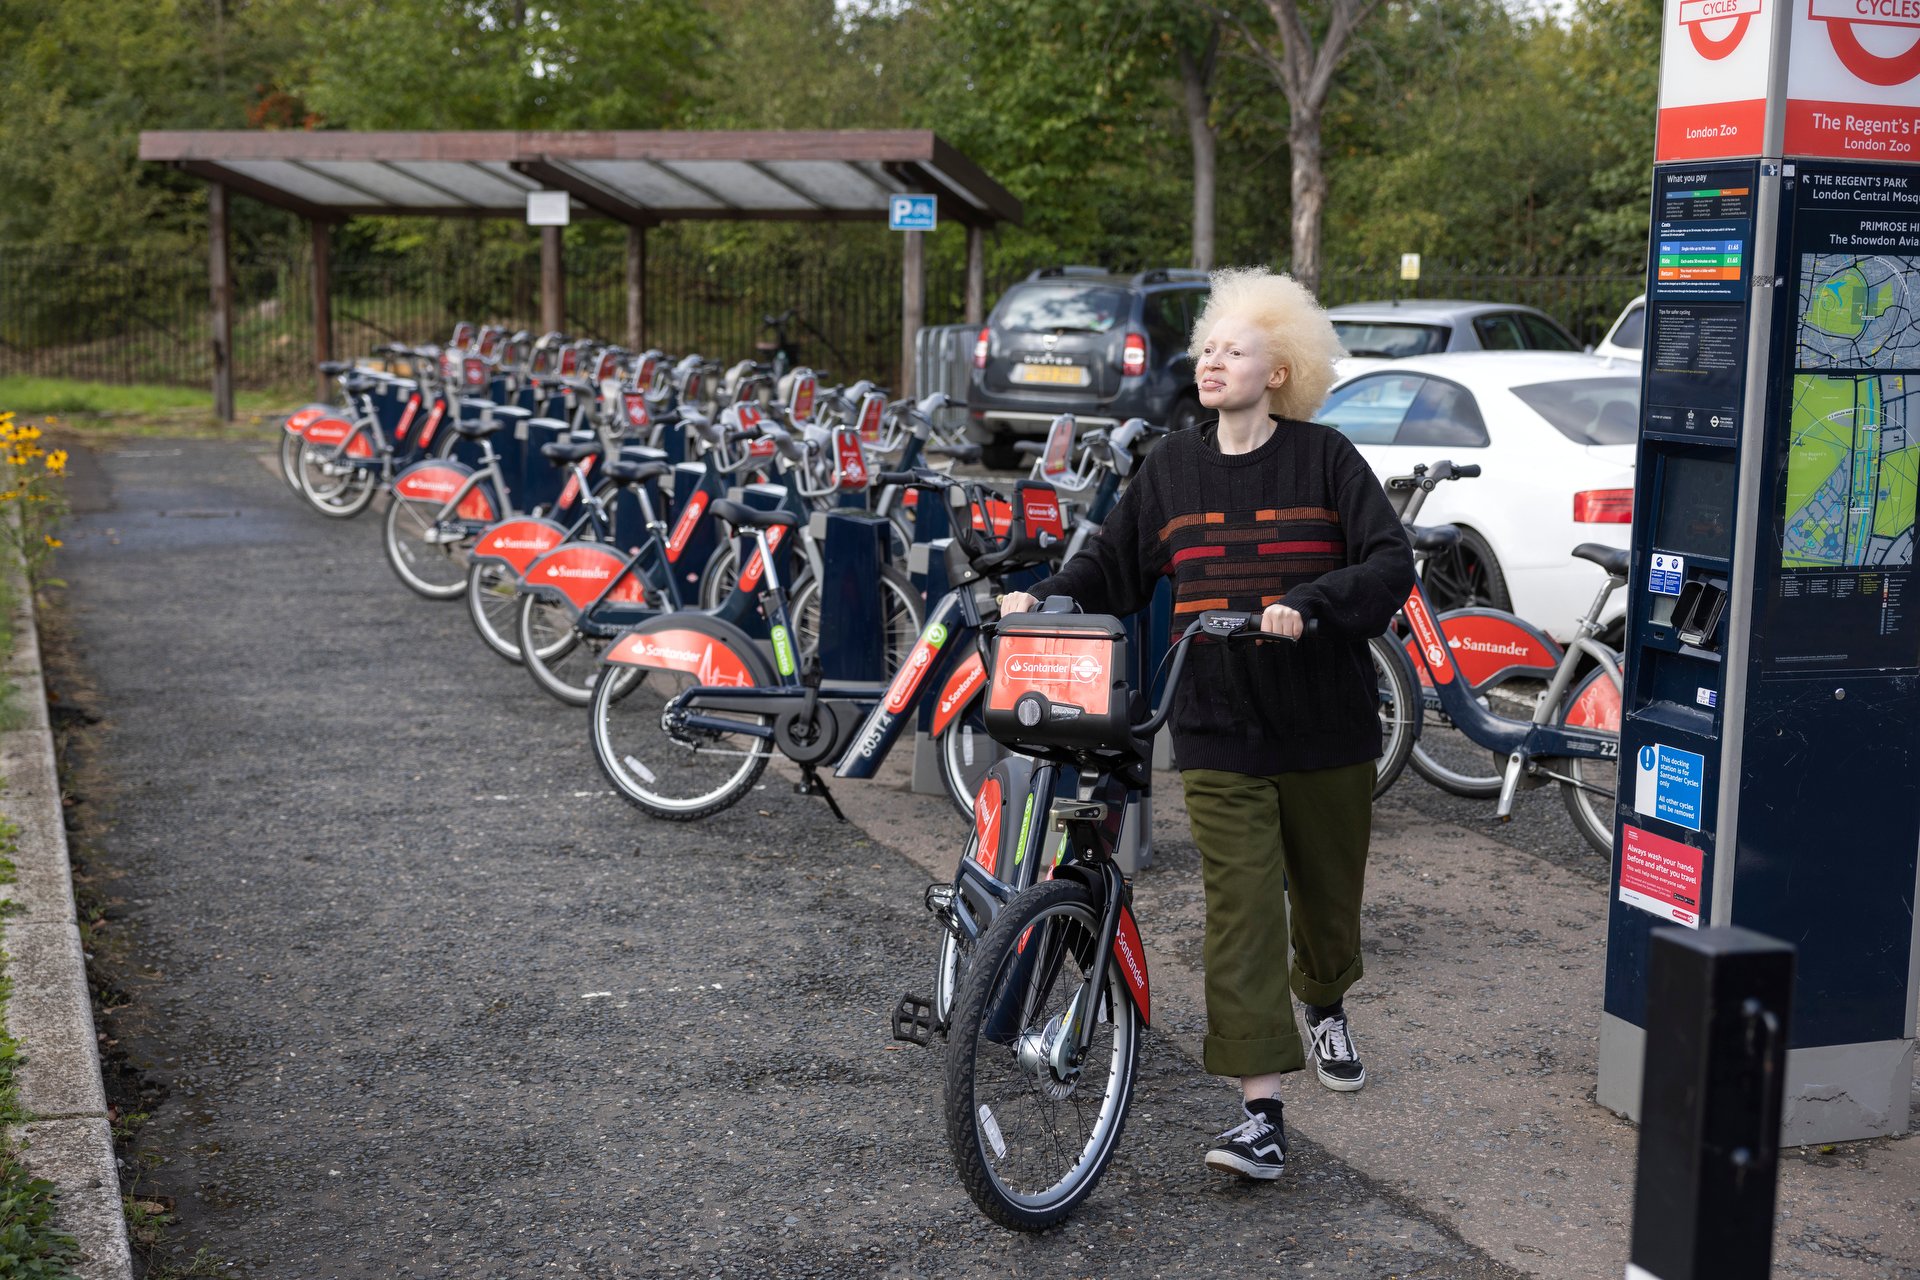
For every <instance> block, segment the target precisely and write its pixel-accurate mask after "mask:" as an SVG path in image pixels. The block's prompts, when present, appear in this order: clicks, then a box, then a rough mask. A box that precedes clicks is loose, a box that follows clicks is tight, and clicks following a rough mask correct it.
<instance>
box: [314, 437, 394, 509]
mask: <svg viewBox="0 0 1920 1280" xmlns="http://www.w3.org/2000/svg"><path fill="white" fill-rule="evenodd" d="M297 471H298V474H299V477H300V492H301V493H302V494H303V495H304V496H305V497H306V499H307V501H308V503H310V504H311V505H312V506H313V509H314V510H315V511H318V512H319V513H320V514H321V515H323V516H328V517H330V518H332V519H335V520H345V519H347V518H349V517H352V516H357V515H359V514H360V513H361V512H362V511H365V510H366V509H367V506H368V504H370V503H371V502H372V501H373V495H374V494H375V493H376V492H378V490H379V485H378V483H377V482H376V477H375V475H374V473H373V472H372V471H369V470H367V469H366V468H365V467H355V466H352V465H351V464H350V463H349V462H347V460H346V459H345V458H344V457H343V456H342V455H341V452H340V450H339V448H338V447H336V446H334V445H330V444H306V445H303V446H302V447H301V449H300V457H299V460H298V464H297Z"/></svg>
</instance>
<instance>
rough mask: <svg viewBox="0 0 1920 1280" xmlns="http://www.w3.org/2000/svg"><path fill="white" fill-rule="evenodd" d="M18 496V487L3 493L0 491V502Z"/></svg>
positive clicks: (10, 500) (8, 500)
mask: <svg viewBox="0 0 1920 1280" xmlns="http://www.w3.org/2000/svg"><path fill="white" fill-rule="evenodd" d="M19 496H20V491H19V490H18V489H9V490H7V491H6V492H5V493H0V502H12V501H13V500H14V499H15V498H17V497H19Z"/></svg>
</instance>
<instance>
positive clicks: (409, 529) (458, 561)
mask: <svg viewBox="0 0 1920 1280" xmlns="http://www.w3.org/2000/svg"><path fill="white" fill-rule="evenodd" d="M440 506H441V504H440V503H437V502H426V501H421V500H419V499H416V498H402V497H399V496H395V497H394V499H393V501H392V502H391V503H390V504H388V506H387V515H386V520H385V521H384V522H383V523H382V525H381V545H382V546H384V547H385V548H386V552H387V563H388V564H390V565H392V566H393V572H394V574H395V576H397V577H398V578H399V579H400V581H402V582H404V583H405V584H406V585H407V589H408V590H409V591H412V592H413V593H414V594H416V595H421V596H425V597H426V598H427V599H429V600H455V599H458V598H459V596H460V593H461V592H463V591H465V590H466V589H467V556H466V552H465V550H464V549H462V548H460V547H459V544H457V543H450V542H449V543H441V542H429V541H427V540H426V535H427V534H428V533H429V532H431V531H432V530H433V529H434V528H435V527H436V521H435V516H436V515H437V514H438V513H439V511H440ZM429 575H431V576H429Z"/></svg>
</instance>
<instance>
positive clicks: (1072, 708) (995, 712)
mask: <svg viewBox="0 0 1920 1280" xmlns="http://www.w3.org/2000/svg"><path fill="white" fill-rule="evenodd" d="M988 670H989V677H988V685H987V711H986V724H987V733H988V734H989V735H990V736H991V737H992V738H993V739H994V741H996V742H998V743H1000V744H1002V745H1003V746H1007V747H1011V748H1012V749H1013V750H1015V751H1019V752H1023V753H1025V754H1027V755H1031V756H1043V757H1047V758H1053V759H1059V758H1065V757H1072V756H1083V755H1092V754H1135V753H1137V752H1138V751H1139V749H1140V743H1139V741H1138V740H1137V739H1136V738H1135V737H1134V734H1133V726H1132V723H1131V720H1130V717H1129V711H1130V708H1131V705H1132V702H1133V687H1132V685H1131V684H1130V683H1129V682H1128V679H1127V677H1128V675H1129V674H1130V673H1131V671H1132V670H1133V667H1132V662H1131V655H1130V653H1129V651H1128V645H1127V629H1126V627H1125V626H1124V625H1122V624H1121V622H1120V620H1119V619H1118V618H1114V617H1109V616H1107V615H1105V614H1098V613H1091V614H1087V613H1060V614H1055V613H1028V614H1016V615H1014V616H1012V617H1010V618H1008V619H1006V620H1005V621H1003V622H1002V623H1001V624H1000V628H999V634H997V635H996V636H995V637H994V641H993V661H992V664H991V666H990V667H989V669H988Z"/></svg>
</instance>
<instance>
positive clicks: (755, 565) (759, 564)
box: [740, 524, 787, 591]
mask: <svg viewBox="0 0 1920 1280" xmlns="http://www.w3.org/2000/svg"><path fill="white" fill-rule="evenodd" d="M786 535H787V526H785V525H783V524H777V525H775V526H773V528H771V529H769V530H767V549H768V550H770V551H778V550H779V549H780V544H781V543H782V542H783V541H785V539H786ZM766 571H767V565H766V562H765V561H764V560H762V559H761V558H760V548H758V547H755V548H754V549H753V555H752V556H751V557H750V558H749V559H748V560H747V567H746V569H745V570H743V571H742V572H741V574H740V589H741V590H742V591H751V590H753V589H754V588H755V587H757V586H759V585H760V575H761V574H763V573H765V572H766Z"/></svg>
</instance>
